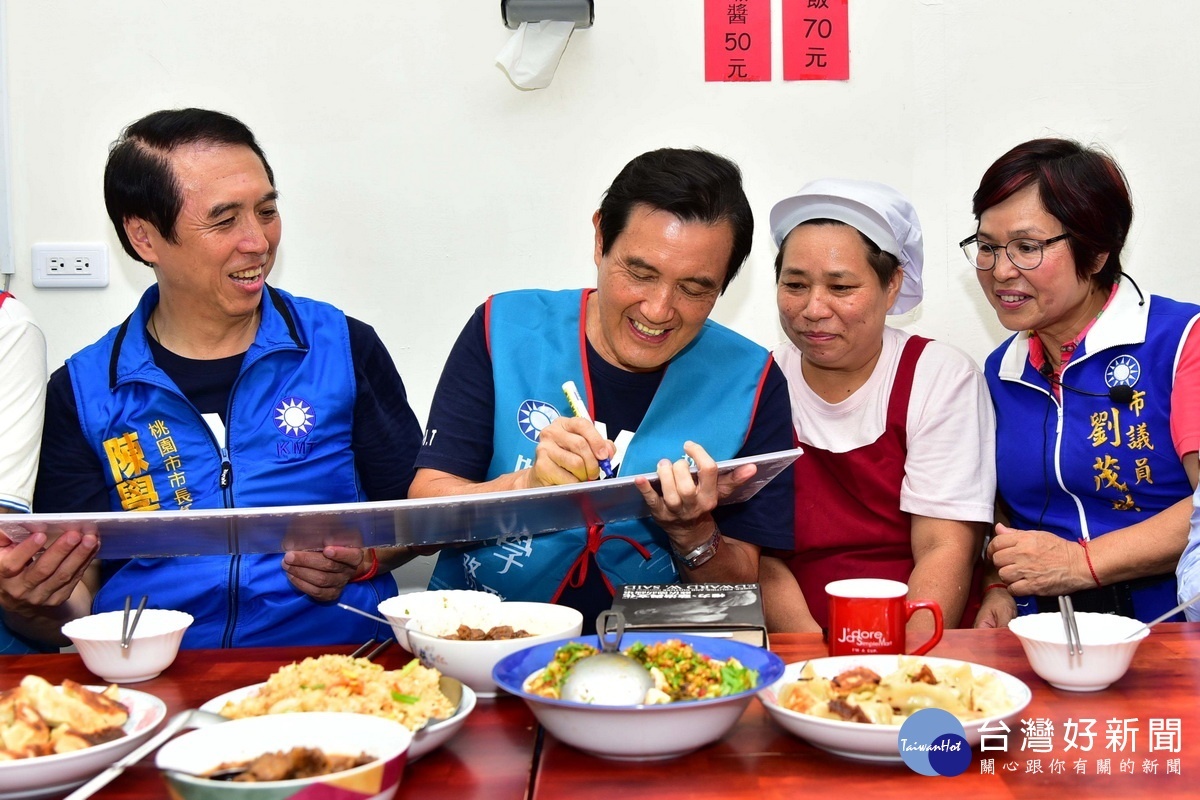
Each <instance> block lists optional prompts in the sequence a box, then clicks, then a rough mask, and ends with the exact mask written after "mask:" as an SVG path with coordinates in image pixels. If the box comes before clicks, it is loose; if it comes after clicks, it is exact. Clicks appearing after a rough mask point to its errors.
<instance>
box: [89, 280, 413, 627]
mask: <svg viewBox="0 0 1200 800" xmlns="http://www.w3.org/2000/svg"><path fill="white" fill-rule="evenodd" d="M157 303H158V287H157V286H152V287H150V289H148V290H147V291H146V293H145V294H144V295H143V296H142V299H141V302H140V303H139V304H138V307H137V309H136V310H135V311H134V313H133V314H132V315H131V316H130V317H129V319H127V320H126V321H125V322H124V323H123V324H122V325H120V326H118V327H116V328H114V329H113V330H111V331H109V333H108V334H107V335H105V337H104V338H103V339H101V340H100V341H99V342H97V343H96V344H94V345H92V346H90V347H88V348H85V349H84V350H82V351H80V352H79V353H77V354H76V355H75V356H73V357H72V358H71V359H70V360H69V361H68V362H67V366H68V369H69V370H70V373H71V383H72V386H73V388H74V392H75V402H76V405H77V406H78V409H79V422H80V426H81V427H82V429H83V433H84V436H85V437H86V438H87V440H88V442H89V443H90V444H91V446H92V448H93V450H94V451H95V453H96V457H97V459H98V460H99V462H100V465H101V469H102V470H103V471H104V474H105V475H106V477H107V480H108V485H109V498H110V504H111V508H112V510H114V511H120V510H126V511H139V510H168V509H201V508H232V507H238V506H242V507H255V506H279V505H304V504H321V503H343V502H354V501H359V500H362V499H364V497H363V495H362V492H361V490H360V488H359V483H358V475H357V473H356V471H355V466H354V452H353V450H352V449H351V442H352V427H353V419H354V401H355V394H356V383H355V378H354V362H353V357H352V355H351V353H350V339H349V329H348V327H347V323H346V317H345V315H344V314H343V313H342V312H341V311H339V310H337V309H336V308H334V307H333V306H330V305H328V304H325V303H320V302H317V301H313V300H307V299H303V298H295V297H292V296H291V295H289V294H287V293H285V292H281V291H279V290H276V289H271V288H268V289H267V290H266V291H265V292H264V293H263V304H262V320H261V323H260V325H259V329H258V333H257V334H256V336H255V340H254V343H253V344H251V346H250V348H249V349H248V350H247V351H246V355H245V358H244V360H243V362H242V367H241V372H240V373H239V375H238V378H237V381H236V382H235V384H234V387H233V391H232V393H231V395H230V399H229V410H228V411H227V412H226V414H225V415H224V421H225V424H226V426H227V432H226V438H227V442H228V448H227V450H225V449H223V448H222V446H221V443H220V442H218V441H217V439H216V438H215V437H214V435H213V434H212V432H211V431H210V430H209V428H208V426H207V425H206V424H205V422H204V420H203V419H202V418H201V416H200V414H199V412H198V411H197V410H196V408H195V406H193V405H192V404H191V403H190V402H188V400H187V399H186V398H185V397H184V396H183V394H182V393H181V392H180V391H179V389H178V388H177V387H176V386H175V384H174V383H173V382H172V381H171V380H170V379H169V378H168V377H167V376H166V374H165V373H164V372H163V371H162V370H161V369H159V367H158V366H157V365H156V364H155V363H154V360H153V358H152V356H151V353H150V346H149V344H148V343H147V341H146V334H145V326H146V320H147V319H148V318H149V315H150V313H151V312H152V311H153V310H154V307H155V305H156V304H157ZM281 561H282V555H281V554H278V553H275V554H262V555H241V556H198V557H175V558H157V559H132V560H130V561H127V562H123V563H121V562H116V563H106V564H105V568H106V571H107V570H110V569H115V572H113V574H112V575H111V577H110V578H109V579H108V580H107V581H106V582H105V584H104V585H103V587H102V588H101V590H100V592H99V594H98V595H97V597H96V600H95V602H94V604H93V605H94V608H95V610H96V611H98V612H99V611H109V610H114V609H118V608H122V607H123V606H124V602H125V596H126V595H133V596H134V597H135V598H136V597H140V596H141V595H143V594H145V595H149V598H150V601H149V602H150V606H151V607H152V608H174V609H178V610H181V611H187V612H188V613H190V614H191V615H192V616H193V617H195V618H196V621H195V622H194V623H193V624H192V626H191V628H189V629H188V631H187V633H186V634H185V635H184V640H183V644H184V646H185V647H194V648H196V647H237V646H252V645H253V646H271V645H284V644H335V643H345V642H355V641H364V640H366V639H368V638H370V637H371V636H378V635H379V634H380V633H381V632H382V630H383V629H382V627H381V626H379V625H377V624H376V623H372V622H370V621H369V620H366V619H361V622H360V619H355V618H354V617H353V615H350V614H347V613H346V612H345V611H342V610H341V609H339V608H337V607H336V605H334V604H332V603H320V602H317V601H316V600H313V599H312V598H310V597H308V596H307V595H304V594H302V593H301V592H299V591H298V590H296V589H295V588H293V587H292V586H291V584H290V583H289V582H288V579H287V576H286V574H285V573H284V571H283V568H282V565H281ZM394 594H396V583H395V580H394V579H393V578H392V576H391V575H390V574H389V573H385V574H383V575H380V576H378V577H376V578H375V579H374V580H372V581H369V582H362V583H352V584H350V585H348V586H347V587H346V589H345V591H344V592H343V593H342V597H341V601H342V602H345V603H348V604H351V605H355V606H357V607H358V608H362V609H367V610H374V608H375V606H376V605H378V603H379V601H380V600H382V599H384V598H386V597H390V596H392V595H394Z"/></svg>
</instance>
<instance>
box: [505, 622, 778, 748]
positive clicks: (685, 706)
mask: <svg viewBox="0 0 1200 800" xmlns="http://www.w3.org/2000/svg"><path fill="white" fill-rule="evenodd" d="M668 639H678V640H680V641H683V642H685V643H687V644H690V645H691V646H692V647H693V648H694V649H695V650H696V651H697V652H699V653H702V654H704V655H706V656H709V657H711V658H717V659H721V660H722V661H724V660H726V659H729V658H730V657H733V658H736V659H737V660H738V661H740V662H741V663H742V666H745V667H749V668H750V669H753V670H756V671H757V672H758V686H759V687H762V686H766V685H768V684H770V683H773V682H774V681H776V680H777V679H778V678H779V676H780V675H781V674H783V662H782V661H780V660H779V656H777V655H775V654H774V653H771V652H769V651H767V650H764V649H763V648H761V647H754V646H753V645H749V644H746V643H745V642H737V641H734V640H732V639H719V638H715V637H708V636H685V635H681V634H677V633H643V632H637V633H629V632H627V633H626V634H625V637H624V638H623V639H622V640H621V649H622V650H625V649H627V648H628V647H630V646H631V645H633V644H635V643H636V642H643V643H645V644H653V643H656V642H662V641H666V640H668ZM568 641H578V642H585V643H587V644H590V645H592V646H593V647H598V642H597V638H596V637H595V636H584V637H575V638H573V639H568V640H560V641H557V642H548V643H545V644H540V645H537V646H536V647H531V648H528V649H526V650H521V651H520V652H517V653H513V654H512V655H509V656H507V657H505V658H504V659H503V660H501V661H500V663H499V664H497V665H496V669H495V677H496V682H497V683H498V684H499V685H500V688H502V689H504V690H505V691H507V692H511V693H513V694H515V695H517V696H518V697H520V698H521V699H522V700H524V701H525V703H526V704H527V705H528V706H529V708H530V710H531V711H533V714H534V716H535V717H537V720H538V722H540V723H541V724H542V725H543V726H544V727H545V728H546V730H548V731H550V733H552V734H554V736H555V737H557V738H558V739H560V740H561V741H563V742H565V743H566V744H569V745H571V746H572V747H575V748H577V749H579V750H582V751H584V752H585V753H590V754H592V755H594V756H599V757H601V758H610V759H616V760H620V761H655V760H660V759H665V758H674V757H675V756H680V755H683V754H685V753H690V752H692V751H693V750H698V749H699V748H701V747H704V746H705V745H708V744H711V743H713V742H715V741H717V740H718V739H720V738H721V737H723V736H724V735H725V734H727V733H728V732H729V730H730V729H731V728H733V726H734V725H735V724H736V723H737V721H738V719H739V718H740V717H741V716H742V713H743V712H744V711H745V710H746V706H747V705H749V704H750V701H751V700H752V699H754V695H755V693H756V692H757V691H758V688H757V687H756V688H754V689H747V690H746V691H744V692H739V693H738V694H734V695H730V696H729V697H717V698H712V699H709V700H694V701H689V702H678V703H667V704H665V705H636V706H600V705H590V704H587V703H573V702H571V701H569V700H551V699H549V698H546V697H540V696H538V695H535V694H530V693H529V692H526V691H525V690H524V689H523V688H522V687H523V685H524V683H525V681H526V679H527V678H529V676H530V675H532V674H534V673H535V672H538V671H540V670H541V669H543V668H544V667H545V666H546V665H547V664H549V663H550V661H551V659H553V658H554V652H555V651H556V650H557V649H558V648H559V647H561V646H563V645H564V644H566V643H567V642H568Z"/></svg>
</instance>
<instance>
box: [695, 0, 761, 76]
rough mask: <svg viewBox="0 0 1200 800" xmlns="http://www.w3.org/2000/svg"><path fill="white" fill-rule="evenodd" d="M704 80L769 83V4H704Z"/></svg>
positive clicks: (744, 0)
mask: <svg viewBox="0 0 1200 800" xmlns="http://www.w3.org/2000/svg"><path fill="white" fill-rule="evenodd" d="M704 80H706V81H769V80H771V0H740V2H734V0H704Z"/></svg>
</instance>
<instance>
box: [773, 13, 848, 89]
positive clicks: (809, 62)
mask: <svg viewBox="0 0 1200 800" xmlns="http://www.w3.org/2000/svg"><path fill="white" fill-rule="evenodd" d="M849 6H850V0H783V79H784V80H785V81H846V80H850V25H849V16H850V14H849Z"/></svg>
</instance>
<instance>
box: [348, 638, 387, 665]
mask: <svg viewBox="0 0 1200 800" xmlns="http://www.w3.org/2000/svg"><path fill="white" fill-rule="evenodd" d="M375 642H376V639H375V637H371V638H370V639H367V640H366V641H365V642H363V643H362V644H361V645H359V647H358V649H357V650H355V651H354V652H353V653H351V654H350V657H351V658H365V659H366V660H367V661H372V660H374V658H375V656H377V655H379V654H380V653H382V652H383V651H384V650H387V649H388V648H389V647H391V646H392V645H394V644H395V643H396V640H395V639H393V638H392V637H390V636H389V637H388V638H386V639H384V640H383V641H382V642H380V643H379V645H378V646H376V647H375V649H374V650H371V652H369V653H367V651H368V650H370V649H371V646H372V645H374V644H375ZM363 653H366V655H363Z"/></svg>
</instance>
